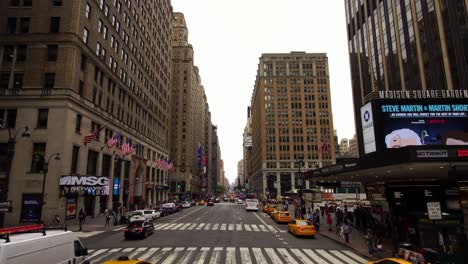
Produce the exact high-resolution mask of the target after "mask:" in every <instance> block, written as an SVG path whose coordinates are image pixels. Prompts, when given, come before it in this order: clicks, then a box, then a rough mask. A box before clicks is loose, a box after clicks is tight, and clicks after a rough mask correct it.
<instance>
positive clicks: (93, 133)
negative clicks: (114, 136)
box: [84, 127, 102, 145]
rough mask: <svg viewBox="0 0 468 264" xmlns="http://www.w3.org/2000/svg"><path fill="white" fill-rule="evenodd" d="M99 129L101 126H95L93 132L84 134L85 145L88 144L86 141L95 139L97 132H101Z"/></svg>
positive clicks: (89, 141)
mask: <svg viewBox="0 0 468 264" xmlns="http://www.w3.org/2000/svg"><path fill="white" fill-rule="evenodd" d="M101 130H102V127H101V128H96V129H95V130H94V131H93V132H91V133H90V134H88V135H87V136H85V137H84V143H85V145H86V144H88V143H91V142H93V140H95V139H96V138H97V137H98V136H99V132H101Z"/></svg>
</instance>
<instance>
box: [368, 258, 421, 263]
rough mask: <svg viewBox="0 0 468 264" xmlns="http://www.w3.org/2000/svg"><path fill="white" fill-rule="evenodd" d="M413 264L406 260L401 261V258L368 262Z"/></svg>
mask: <svg viewBox="0 0 468 264" xmlns="http://www.w3.org/2000/svg"><path fill="white" fill-rule="evenodd" d="M411 263H412V262H409V261H407V260H404V259H399V258H385V259H380V260H376V261H369V262H367V264H411Z"/></svg>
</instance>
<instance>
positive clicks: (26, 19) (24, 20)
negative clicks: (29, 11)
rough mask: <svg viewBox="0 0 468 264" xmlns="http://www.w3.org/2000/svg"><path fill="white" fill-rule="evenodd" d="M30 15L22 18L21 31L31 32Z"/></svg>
mask: <svg viewBox="0 0 468 264" xmlns="http://www.w3.org/2000/svg"><path fill="white" fill-rule="evenodd" d="M30 20H31V19H30V18H29V17H22V18H20V33H28V32H29V22H30Z"/></svg>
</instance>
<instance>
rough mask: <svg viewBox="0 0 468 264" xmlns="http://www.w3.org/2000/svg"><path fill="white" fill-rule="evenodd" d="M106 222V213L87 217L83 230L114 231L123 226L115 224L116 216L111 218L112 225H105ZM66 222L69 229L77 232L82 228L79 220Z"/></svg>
mask: <svg viewBox="0 0 468 264" xmlns="http://www.w3.org/2000/svg"><path fill="white" fill-rule="evenodd" d="M105 223H106V218H105V216H104V215H99V216H97V217H94V218H92V217H90V216H88V217H86V220H85V222H84V224H83V226H82V232H94V231H112V230H114V229H116V228H119V227H121V226H122V225H120V224H119V225H114V218H111V221H110V226H107V227H104V225H105ZM64 224H66V225H67V227H68V230H70V231H73V232H77V231H79V230H80V225H79V222H78V220H68V221H66V222H65V223H64Z"/></svg>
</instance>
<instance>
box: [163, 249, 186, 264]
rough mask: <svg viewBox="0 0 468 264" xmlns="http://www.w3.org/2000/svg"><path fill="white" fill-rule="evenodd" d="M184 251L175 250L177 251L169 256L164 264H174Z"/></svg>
mask: <svg viewBox="0 0 468 264" xmlns="http://www.w3.org/2000/svg"><path fill="white" fill-rule="evenodd" d="M183 249H184V248H175V251H172V252H171V253H170V254H169V255H168V256H166V259H165V260H164V262H163V263H162V264H171V263H172V262H174V260H175V259H176V258H177V257H178V256H179V254H180V252H181V251H182V250H183Z"/></svg>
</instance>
